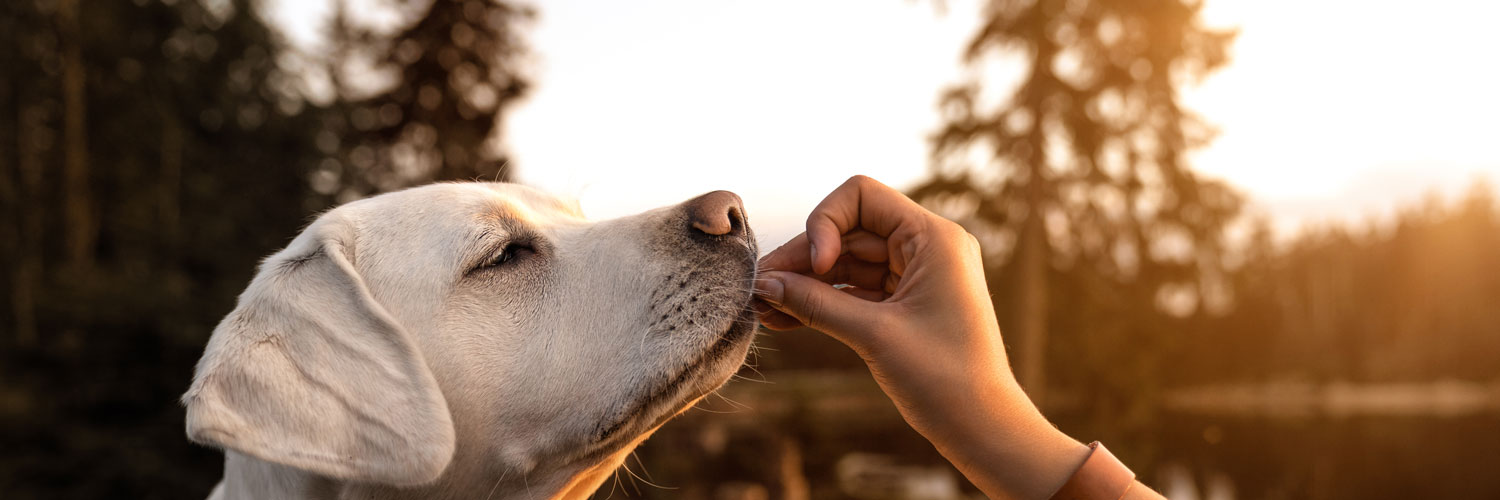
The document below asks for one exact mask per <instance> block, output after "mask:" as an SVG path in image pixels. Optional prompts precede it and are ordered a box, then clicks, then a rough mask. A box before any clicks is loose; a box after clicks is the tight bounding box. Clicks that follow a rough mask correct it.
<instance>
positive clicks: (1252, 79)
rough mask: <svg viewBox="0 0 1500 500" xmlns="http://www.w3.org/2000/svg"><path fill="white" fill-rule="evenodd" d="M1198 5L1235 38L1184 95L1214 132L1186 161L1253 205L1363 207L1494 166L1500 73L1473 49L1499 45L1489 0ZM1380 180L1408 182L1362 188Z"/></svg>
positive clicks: (1456, 184)
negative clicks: (1218, 64) (1223, 59)
mask: <svg viewBox="0 0 1500 500" xmlns="http://www.w3.org/2000/svg"><path fill="white" fill-rule="evenodd" d="M1203 15H1204V18H1205V20H1206V22H1207V23H1208V24H1210V25H1212V26H1217V27H1237V28H1238V29H1239V30H1240V36H1239V38H1238V39H1237V40H1236V41H1235V44H1234V47H1233V49H1232V51H1233V52H1232V54H1233V59H1232V60H1231V62H1230V65H1229V66H1228V67H1226V68H1224V69H1223V70H1221V71H1220V72H1218V73H1216V74H1214V75H1212V76H1210V77H1209V78H1208V79H1207V81H1205V82H1204V83H1203V84H1202V86H1201V87H1196V88H1189V89H1187V90H1186V91H1185V92H1184V99H1185V101H1186V102H1187V104H1188V105H1189V106H1190V107H1192V108H1193V109H1195V110H1197V111H1198V112H1200V113H1201V114H1202V115H1204V117H1205V118H1206V119H1207V120H1208V121H1209V122H1210V123H1212V124H1214V125H1216V126H1217V127H1218V128H1219V130H1220V131H1221V135H1220V136H1219V137H1218V139H1217V140H1216V141H1215V142H1214V143H1213V144H1212V145H1211V146H1209V147H1208V148H1206V149H1204V150H1202V151H1200V152H1199V153H1197V154H1196V155H1195V158H1194V159H1195V162H1194V163H1195V165H1196V166H1197V167H1199V168H1200V169H1201V170H1202V171H1204V172H1206V173H1208V174H1210V175H1214V176H1219V177H1222V178H1225V179H1226V180H1228V181H1230V182H1231V183H1233V184H1235V185H1238V186H1239V187H1241V188H1242V189H1244V190H1246V191H1248V192H1249V193H1250V194H1251V195H1252V197H1255V198H1258V201H1260V202H1261V203H1263V204H1276V203H1278V202H1292V203H1293V204H1295V203H1297V202H1307V201H1317V200H1327V201H1333V200H1343V203H1340V204H1341V205H1346V206H1349V207H1350V208H1355V209H1357V210H1355V211H1357V212H1360V213H1363V212H1367V211H1369V210H1370V209H1371V208H1372V206H1371V203H1375V204H1377V205H1378V206H1376V207H1374V208H1379V209H1384V208H1385V207H1386V206H1388V205H1391V204H1392V203H1394V202H1399V201H1400V200H1392V199H1390V198H1392V197H1396V198H1405V197H1413V196H1420V195H1421V194H1422V192H1425V191H1427V190H1434V189H1437V190H1443V191H1448V190H1450V189H1457V188H1461V187H1462V185H1463V184H1466V183H1467V182H1470V181H1471V180H1472V178H1473V177H1475V176H1476V175H1477V174H1484V173H1489V174H1491V175H1493V174H1496V173H1500V163H1497V162H1496V161H1495V160H1493V159H1492V158H1493V154H1492V153H1493V152H1492V149H1491V148H1492V147H1493V142H1494V137H1495V135H1496V132H1497V130H1500V127H1496V126H1495V120H1496V118H1497V114H1500V94H1497V93H1496V92H1495V89H1496V88H1500V72H1497V67H1496V65H1495V64H1493V63H1491V62H1489V61H1486V60H1483V59H1482V58H1483V57H1489V56H1492V55H1493V54H1491V52H1492V51H1493V49H1494V48H1496V47H1500V34H1497V31H1496V30H1494V29H1493V27H1492V26H1491V24H1493V21H1494V19H1496V18H1497V16H1500V4H1495V3H1492V2H1470V1H1464V0H1437V1H1431V2H1416V3H1414V2H1394V1H1352V0H1351V1H1321V2H1306V1H1295V0H1270V1H1254V2H1247V1H1229V0H1209V1H1208V3H1207V4H1206V5H1205V7H1204V12H1203ZM1392 176H1394V177H1396V178H1400V179H1402V180H1403V183H1410V184H1412V185H1404V186H1389V185H1388V186H1381V187H1383V188H1385V190H1383V191H1379V192H1376V190H1374V189H1373V188H1375V187H1377V186H1376V185H1377V184H1392V183H1389V182H1384V181H1381V180H1380V179H1382V178H1391V177H1392ZM1408 181H1415V182H1408ZM1391 189H1394V190H1396V191H1397V192H1391V191H1390V190H1391ZM1369 197H1379V198H1381V199H1380V200H1378V201H1377V200H1372V199H1368V198H1369ZM1320 205H1321V204H1320ZM1327 215H1334V216H1338V215H1350V214H1327Z"/></svg>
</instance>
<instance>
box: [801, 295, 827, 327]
mask: <svg viewBox="0 0 1500 500" xmlns="http://www.w3.org/2000/svg"><path fill="white" fill-rule="evenodd" d="M800 301H801V304H800V305H799V307H798V308H797V309H798V310H800V311H802V316H803V318H802V322H803V323H804V324H806V325H807V326H809V327H811V328H817V329H821V328H822V327H823V326H824V325H825V323H824V319H825V318H824V317H823V315H824V311H823V298H822V297H819V296H818V295H817V294H813V293H807V294H803V295H802V297H801V299H800Z"/></svg>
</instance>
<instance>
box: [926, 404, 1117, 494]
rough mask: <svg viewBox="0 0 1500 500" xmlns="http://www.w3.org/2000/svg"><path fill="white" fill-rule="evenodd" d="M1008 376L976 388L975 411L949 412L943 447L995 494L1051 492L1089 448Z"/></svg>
mask: <svg viewBox="0 0 1500 500" xmlns="http://www.w3.org/2000/svg"><path fill="white" fill-rule="evenodd" d="M1006 380H1007V381H1008V383H996V384H993V385H991V386H990V387H989V388H987V389H976V391H975V392H974V396H975V399H973V400H972V401H974V402H975V403H979V404H974V405H972V406H973V408H974V410H976V413H975V414H970V415H964V414H965V413H970V412H968V411H961V412H952V413H950V414H949V417H950V418H951V419H953V420H950V422H951V427H950V428H952V429H953V430H955V431H956V432H955V434H954V435H953V436H950V437H948V438H947V439H945V441H947V442H948V443H949V444H948V445H946V446H943V445H940V446H939V447H938V448H939V451H941V452H942V453H943V454H944V455H945V456H948V458H949V459H950V460H951V461H952V462H953V463H954V464H955V465H957V466H958V467H959V470H960V471H961V472H963V474H964V475H965V476H966V477H968V478H969V480H970V481H972V482H973V483H974V484H975V486H978V487H979V488H980V489H981V490H983V491H984V492H985V493H986V494H988V495H989V496H991V497H992V498H1028V499H1029V498H1038V499H1040V498H1048V497H1049V496H1050V495H1051V494H1052V493H1053V492H1055V491H1057V489H1058V488H1060V487H1062V485H1063V484H1064V483H1066V482H1067V480H1068V478H1069V477H1070V476H1071V475H1072V474H1073V471H1075V470H1076V469H1077V468H1078V467H1079V466H1080V465H1081V464H1083V461H1084V460H1085V459H1086V458H1087V457H1088V455H1089V452H1090V448H1089V447H1088V445H1086V444H1083V443H1081V442H1079V441H1078V440H1075V439H1073V438H1071V437H1069V436H1068V435H1067V434H1065V433H1063V432H1062V431H1061V430H1059V429H1057V427H1055V426H1053V425H1052V423H1051V422H1048V421H1047V419H1046V417H1044V416H1043V415H1042V413H1041V412H1040V411H1039V410H1038V409H1037V408H1036V406H1035V405H1033V404H1032V403H1031V400H1030V399H1029V398H1028V397H1027V396H1026V394H1025V392H1024V391H1022V390H1021V388H1020V386H1019V384H1016V383H1015V382H1014V379H1012V378H1009V377H1007V378H1006ZM934 443H935V444H936V441H935V442H934ZM945 448H946V449H945Z"/></svg>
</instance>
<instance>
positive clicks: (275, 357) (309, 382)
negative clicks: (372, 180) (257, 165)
mask: <svg viewBox="0 0 1500 500" xmlns="http://www.w3.org/2000/svg"><path fill="white" fill-rule="evenodd" d="M324 219H325V220H320V221H318V222H316V223H314V224H313V226H312V227H309V228H308V229H307V231H305V232H304V233H303V234H302V235H301V236H300V237H298V238H297V239H296V240H294V241H293V242H292V244H291V245H289V246H288V247H287V249H286V250H283V251H282V252H280V253H278V254H277V255H274V256H272V257H271V258H270V259H267V260H266V262H265V263H263V264H262V265H261V269H260V273H259V274H258V275H257V276H256V277H255V279H254V280H253V281H251V283H250V287H249V288H247V289H246V290H245V292H244V293H243V294H241V295H240V301H239V305H238V306H237V307H236V308H235V309H234V311H233V312H231V313H230V314H229V316H227V317H225V318H224V320H223V321H221V322H220V323H219V326H218V327H217V328H215V329H214V333H213V337H212V338H211V339H209V342H208V347H207V348H205V350H204V353H203V358H202V359H200V360H199V361H198V368H197V370H196V373H195V374H194V376H193V385H192V387H191V388H190V389H188V392H187V394H184V395H183V396H182V402H183V404H184V405H186V406H187V435H188V438H189V439H191V440H193V441H196V442H199V443H203V444H208V445H213V446H219V447H223V448H227V449H231V450H234V451H238V452H240V453H244V454H247V455H250V456H253V457H256V458H259V459H261V460H266V461H269V462H275V463H279V464H284V465H289V466H293V467H297V468H301V469H306V470H308V471H312V472H315V473H318V474H322V475H326V476H332V477H336V478H343V479H350V480H358V481H365V482H377V483H385V484H395V485H410V484H421V483H428V482H431V481H433V480H436V479H437V478H438V476H440V475H441V474H442V472H443V469H445V468H446V467H447V466H448V462H449V461H451V460H452V457H453V447H454V437H453V422H452V419H451V417H450V416H449V413H448V405H447V403H446V402H445V401H444V399H443V396H442V393H441V392H440V391H439V390H438V386H437V382H436V381H435V380H434V379H433V377H432V374H431V372H429V371H428V369H427V364H426V363H425V362H424V361H423V359H422V356H421V355H419V354H418V352H417V350H416V348H415V346H414V345H413V340H412V339H411V338H410V337H409V336H408V335H407V333H406V332H405V330H404V329H403V328H401V326H400V325H398V324H397V323H396V321H395V320H394V319H393V318H391V316H390V314H389V313H387V312H386V311H385V309H384V308H382V307H381V306H380V304H378V303H376V302H375V299H374V297H373V296H371V294H370V291H369V290H368V289H367V288H366V286H365V282H364V279H362V278H361V277H360V275H359V274H358V273H357V272H356V271H355V268H354V266H353V265H352V264H351V262H350V257H349V254H348V252H347V249H346V248H345V245H344V244H343V242H344V241H351V242H352V241H354V238H353V237H352V235H351V234H341V233H347V232H348V231H347V230H345V229H346V228H347V227H348V225H346V224H344V223H342V221H339V220H337V219H332V217H331V216H325V217H324ZM329 219H331V220H329Z"/></svg>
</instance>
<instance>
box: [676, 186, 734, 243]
mask: <svg viewBox="0 0 1500 500" xmlns="http://www.w3.org/2000/svg"><path fill="white" fill-rule="evenodd" d="M683 205H684V207H685V208H686V209H687V213H688V219H689V220H691V221H692V224H693V229H696V230H698V231H700V232H702V233H704V234H708V235H711V236H724V235H731V234H739V233H742V232H744V230H745V206H744V202H742V201H740V197H739V195H736V194H734V193H731V192H729V191H714V192H712V193H708V194H705V195H703V196H699V197H697V198H693V199H691V200H688V201H687V203H684V204H683Z"/></svg>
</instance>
